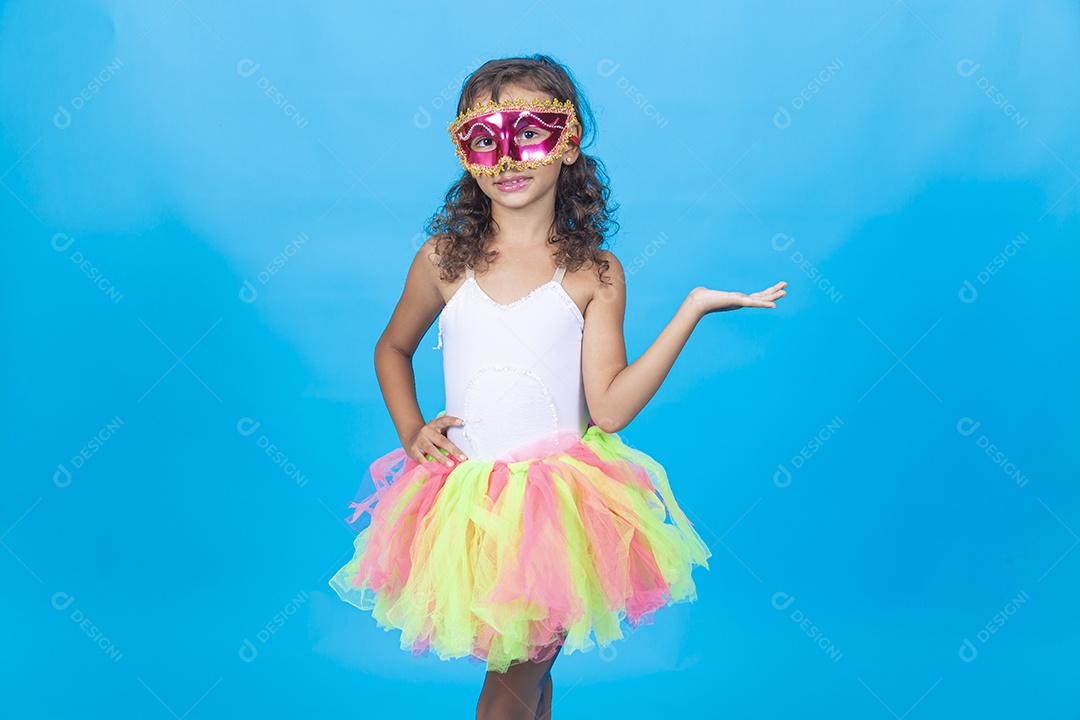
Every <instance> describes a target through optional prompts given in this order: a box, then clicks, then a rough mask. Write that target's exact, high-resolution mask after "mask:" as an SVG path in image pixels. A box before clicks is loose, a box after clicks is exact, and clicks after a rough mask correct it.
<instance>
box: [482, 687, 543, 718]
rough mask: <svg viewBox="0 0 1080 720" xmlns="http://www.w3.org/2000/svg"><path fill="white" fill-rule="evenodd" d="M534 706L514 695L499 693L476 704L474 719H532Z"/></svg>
mask: <svg viewBox="0 0 1080 720" xmlns="http://www.w3.org/2000/svg"><path fill="white" fill-rule="evenodd" d="M535 717H536V710H535V708H530V707H528V705H526V701H525V700H524V699H522V698H518V697H515V696H514V695H510V694H504V693H500V694H499V695H496V696H493V697H490V698H485V699H482V700H481V701H480V703H479V704H478V705H477V706H476V720H534V718H535Z"/></svg>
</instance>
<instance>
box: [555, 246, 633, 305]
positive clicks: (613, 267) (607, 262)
mask: <svg viewBox="0 0 1080 720" xmlns="http://www.w3.org/2000/svg"><path fill="white" fill-rule="evenodd" d="M570 275H573V279H572V281H571V282H572V284H573V286H574V289H575V293H574V294H580V295H581V296H582V298H583V300H584V303H583V305H584V307H585V309H586V311H587V310H588V308H589V307H590V306H592V305H594V304H595V303H596V302H599V303H600V304H604V305H610V304H615V305H618V304H620V303H622V302H623V299H624V298H625V297H626V280H625V276H624V274H623V266H622V263H621V262H619V258H617V257H615V253H613V252H611V251H610V250H597V251H596V254H595V255H594V256H593V257H592V258H590V259H589V260H587V261H586V262H585V264H583V265H582V266H581V267H580V268H578V269H577V270H575V271H574V272H573V273H567V276H570ZM601 276H603V277H602V278H601Z"/></svg>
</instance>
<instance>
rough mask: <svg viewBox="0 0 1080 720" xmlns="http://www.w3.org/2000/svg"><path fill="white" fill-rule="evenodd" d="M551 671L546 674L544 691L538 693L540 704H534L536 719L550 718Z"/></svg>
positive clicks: (548, 719) (544, 719)
mask: <svg viewBox="0 0 1080 720" xmlns="http://www.w3.org/2000/svg"><path fill="white" fill-rule="evenodd" d="M551 692H552V686H551V673H550V672H549V673H548V674H547V682H546V683H545V684H544V691H543V692H542V693H540V704H539V705H537V706H536V716H535V717H536V720H551Z"/></svg>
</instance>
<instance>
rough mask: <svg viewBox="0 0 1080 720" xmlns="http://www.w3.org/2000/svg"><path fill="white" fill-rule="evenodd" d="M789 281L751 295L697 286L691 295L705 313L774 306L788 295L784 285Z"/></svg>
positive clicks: (782, 281)
mask: <svg viewBox="0 0 1080 720" xmlns="http://www.w3.org/2000/svg"><path fill="white" fill-rule="evenodd" d="M785 286H787V282H786V281H784V280H781V281H780V282H778V283H776V284H775V285H773V286H772V287H770V288H766V289H764V290H759V291H758V292H755V293H750V294H749V295H747V294H745V293H741V292H729V291H727V290H710V289H709V288H707V287H696V288H694V289H693V290H691V291H690V297H691V299H692V300H693V302H694V304H695V305H696V306H697V307H698V308H699V309H700V310H701V313H702V314H703V315H704V314H706V313H711V312H724V311H725V310H738V309H739V308H746V307H748V308H774V307H776V300H779V299H780V298H782V297H784V296H785V295H787V291H786V290H784V287H785Z"/></svg>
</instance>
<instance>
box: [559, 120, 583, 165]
mask: <svg viewBox="0 0 1080 720" xmlns="http://www.w3.org/2000/svg"><path fill="white" fill-rule="evenodd" d="M566 131H567V132H569V133H570V134H571V135H577V136H578V142H579V143H580V141H581V125H579V124H578V122H577V121H576V120H575V121H574V122H573V124H572V125H570V127H568V128H567V129H566ZM580 154H581V148H580V146H578V145H575V144H574V141H573V140H571V141H570V144H569V145H568V146H567V148H566V150H565V151H564V152H563V154H562V162H564V163H566V164H567V165H573V164H574V163H576V162H577V159H578V156H579V155H580Z"/></svg>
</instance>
